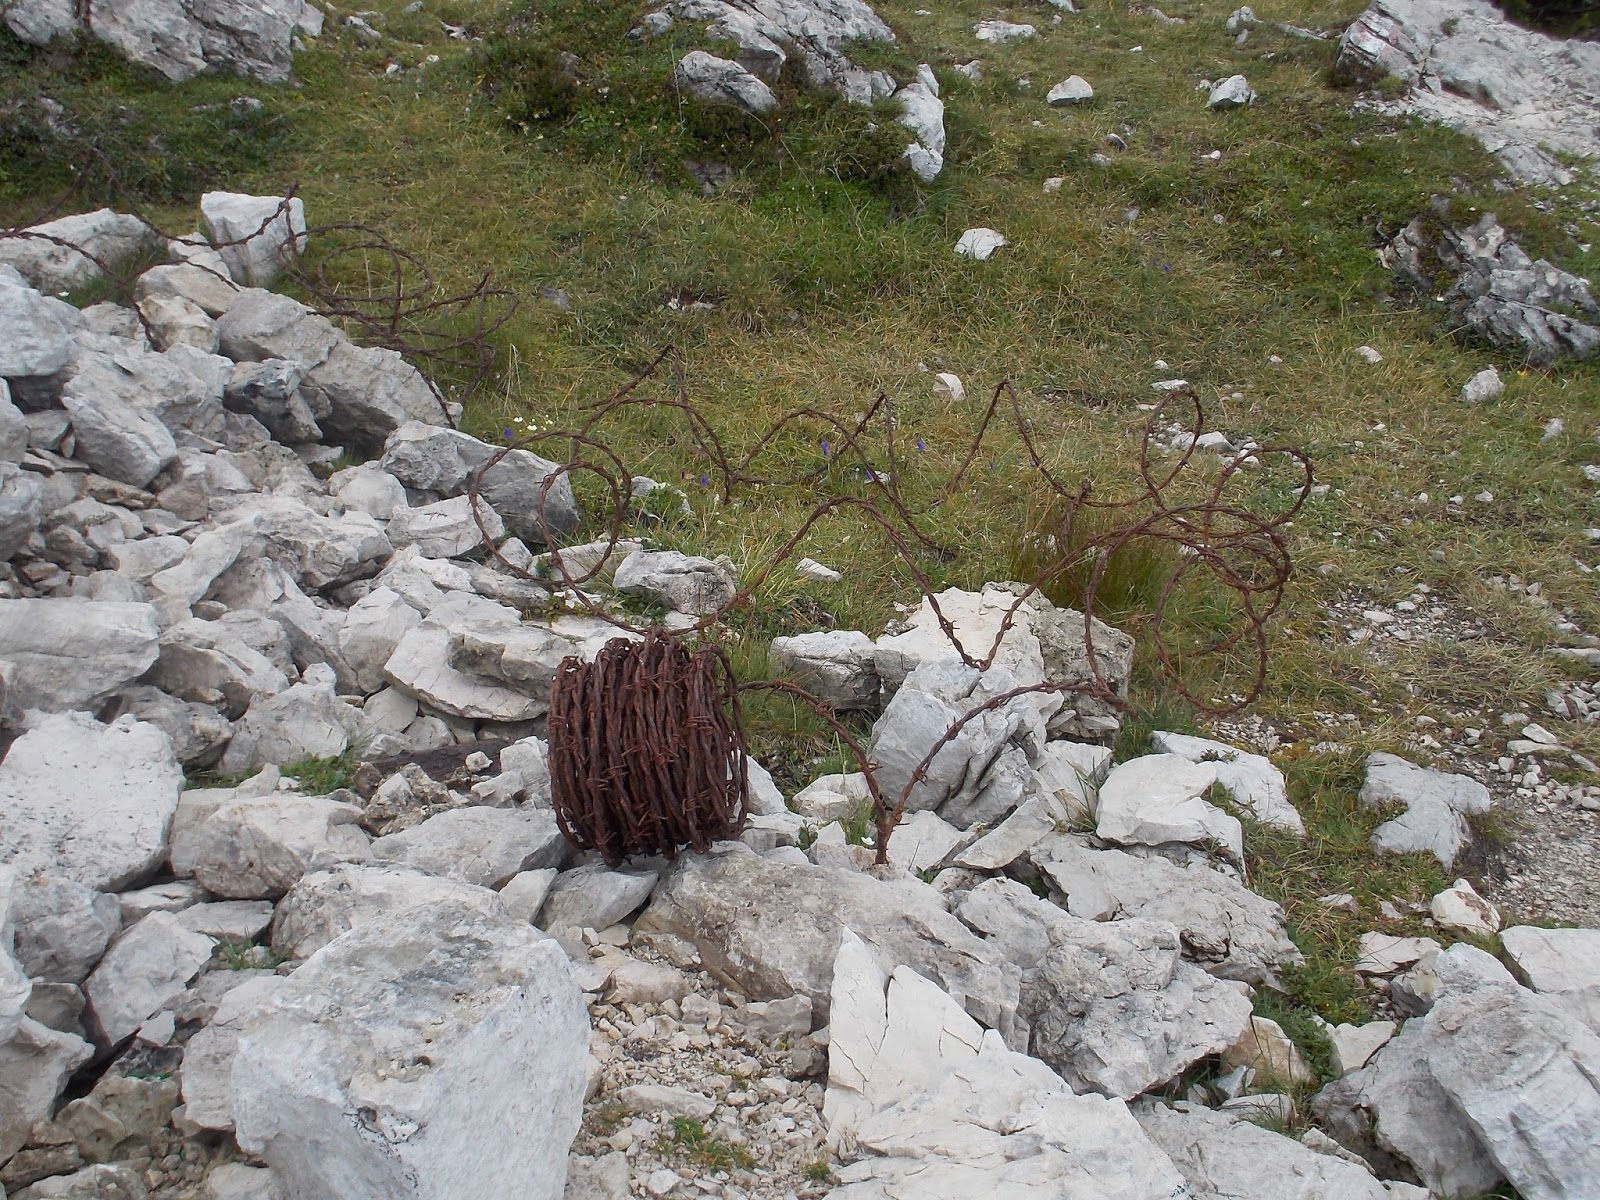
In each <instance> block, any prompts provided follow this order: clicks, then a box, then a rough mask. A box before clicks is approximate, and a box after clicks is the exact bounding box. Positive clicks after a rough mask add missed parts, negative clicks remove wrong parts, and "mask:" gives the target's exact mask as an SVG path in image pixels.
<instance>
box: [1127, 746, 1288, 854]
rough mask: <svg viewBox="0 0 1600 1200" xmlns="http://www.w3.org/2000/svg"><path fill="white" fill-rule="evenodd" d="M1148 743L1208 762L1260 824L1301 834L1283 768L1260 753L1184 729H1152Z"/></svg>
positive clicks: (1166, 750) (1165, 752)
mask: <svg viewBox="0 0 1600 1200" xmlns="http://www.w3.org/2000/svg"><path fill="white" fill-rule="evenodd" d="M1150 744H1151V745H1152V746H1153V747H1154V748H1155V749H1156V750H1158V751H1160V752H1161V753H1162V754H1177V755H1180V756H1181V757H1183V758H1187V759H1188V760H1189V761H1190V762H1209V763H1211V764H1212V765H1213V766H1214V767H1215V769H1216V772H1217V782H1218V783H1220V784H1221V785H1222V786H1223V787H1224V788H1226V789H1227V790H1228V794H1229V795H1230V796H1232V797H1233V802H1234V803H1235V804H1237V805H1238V806H1239V807H1240V808H1242V809H1244V810H1245V811H1246V812H1248V813H1249V814H1250V815H1251V816H1253V817H1254V818H1255V819H1256V820H1257V821H1259V822H1261V824H1263V825H1270V826H1273V827H1274V828H1277V829H1283V830H1285V831H1287V832H1289V833H1292V834H1294V835H1295V836H1296V837H1304V836H1305V833H1306V825H1305V821H1304V820H1302V819H1301V817H1300V814H1299V812H1298V811H1296V809H1295V807H1294V805H1292V804H1290V803H1289V787H1288V784H1287V783H1286V782H1285V781H1284V778H1283V772H1282V771H1280V770H1278V768H1277V767H1275V766H1273V765H1272V761H1271V760H1270V759H1268V758H1267V757H1266V756H1265V755H1262V754H1248V753H1246V752H1245V751H1243V750H1240V749H1238V748H1237V747H1235V746H1229V745H1227V744H1226V743H1224V742H1214V741H1211V740H1210V739H1209V738H1199V737H1190V736H1189V735H1188V734H1183V733H1162V732H1159V731H1157V732H1155V733H1152V734H1151V735H1150Z"/></svg>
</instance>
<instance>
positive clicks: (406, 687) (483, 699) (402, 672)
mask: <svg viewBox="0 0 1600 1200" xmlns="http://www.w3.org/2000/svg"><path fill="white" fill-rule="evenodd" d="M383 674H384V678H385V679H387V680H388V681H389V682H390V683H392V684H394V686H395V687H397V688H399V689H400V690H401V691H402V692H405V693H406V694H407V695H409V696H414V697H416V698H417V699H418V700H420V701H421V702H422V703H424V704H426V705H427V706H428V707H429V708H433V709H437V710H438V711H440V712H444V713H449V714H450V715H452V716H457V717H465V718H468V719H471V720H478V721H531V720H533V719H534V718H536V717H541V716H543V715H544V713H545V712H546V710H547V709H548V708H549V701H548V699H541V698H539V697H536V696H528V695H524V694H523V693H522V692H520V691H516V690H514V689H512V688H509V687H506V686H504V685H503V684H501V683H500V682H499V681H497V680H489V679H484V678H482V677H480V676H476V675H469V674H466V673H465V672H462V671H458V670H456V669H455V668H454V667H453V666H451V664H450V634H449V632H448V630H446V629H444V628H441V627H439V626H437V625H434V624H432V623H431V622H430V623H427V624H424V625H421V626H419V627H418V628H416V629H413V630H411V631H409V632H408V633H406V635H405V636H404V637H402V638H401V639H400V642H399V644H398V645H396V646H395V649H394V653H393V654H391V655H390V656H389V659H388V661H387V662H386V663H384V667H383Z"/></svg>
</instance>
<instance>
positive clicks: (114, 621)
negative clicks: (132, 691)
mask: <svg viewBox="0 0 1600 1200" xmlns="http://www.w3.org/2000/svg"><path fill="white" fill-rule="evenodd" d="M158 639H159V630H158V628H157V624H156V613H155V610H154V609H153V608H152V607H151V606H150V605H148V604H119V603H113V602H108V601H97V602H94V603H88V602H85V601H80V600H56V599H40V600H0V658H4V659H7V660H9V661H10V662H11V663H12V664H13V666H14V670H13V671H12V672H10V674H9V676H8V679H7V695H8V699H9V700H11V701H12V702H13V703H15V704H16V705H17V706H18V707H20V708H38V709H43V710H44V711H46V712H61V711H64V710H67V709H88V708H92V707H94V706H95V705H97V704H99V703H100V702H101V701H103V700H105V699H106V698H107V697H109V696H110V695H111V694H112V693H114V692H116V691H118V690H119V689H121V688H123V687H126V686H127V685H128V684H130V683H132V682H133V681H134V680H135V679H137V678H138V677H139V676H140V675H142V674H144V672H145V671H146V670H148V669H149V668H150V665H151V664H152V663H154V662H155V661H156V656H157V654H158V653H159V649H158Z"/></svg>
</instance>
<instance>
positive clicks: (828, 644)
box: [768, 629, 882, 712]
mask: <svg viewBox="0 0 1600 1200" xmlns="http://www.w3.org/2000/svg"><path fill="white" fill-rule="evenodd" d="M768 654H769V656H770V658H771V663H772V667H773V669H774V670H776V671H780V672H782V673H784V674H786V675H789V676H791V677H792V678H793V679H794V681H795V682H796V683H797V684H799V685H800V686H801V687H803V688H805V689H806V690H807V691H809V692H810V693H811V694H812V695H813V696H815V697H816V698H817V699H818V700H821V701H822V702H823V703H825V704H829V705H831V706H832V707H833V708H834V710H835V711H837V712H848V711H852V710H860V711H865V712H876V711H877V709H878V705H879V695H878V694H879V691H880V689H881V686H882V685H881V683H880V681H879V679H878V668H877V663H876V659H875V649H874V647H873V644H872V639H871V638H869V637H868V636H867V635H866V634H864V633H862V632H861V631H860V630H855V629H851V630H843V629H836V630H828V631H827V632H825V633H802V634H798V635H796V636H794V637H776V638H773V639H772V644H771V646H770V647H769V649H768Z"/></svg>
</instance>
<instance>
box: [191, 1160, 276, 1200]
mask: <svg viewBox="0 0 1600 1200" xmlns="http://www.w3.org/2000/svg"><path fill="white" fill-rule="evenodd" d="M282 1196H283V1193H282V1191H280V1190H279V1188H278V1181H277V1178H276V1177H275V1176H274V1175H273V1173H272V1171H271V1170H270V1169H269V1168H267V1167H247V1166H245V1165H244V1164H243V1163H222V1164H220V1165H218V1166H215V1167H213V1168H211V1173H210V1174H208V1175H207V1176H206V1183H205V1191H204V1193H202V1200H281V1198H282Z"/></svg>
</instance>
